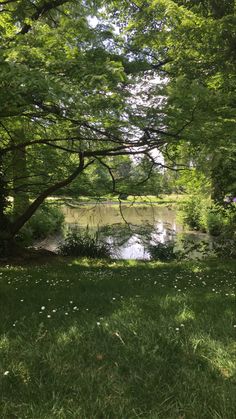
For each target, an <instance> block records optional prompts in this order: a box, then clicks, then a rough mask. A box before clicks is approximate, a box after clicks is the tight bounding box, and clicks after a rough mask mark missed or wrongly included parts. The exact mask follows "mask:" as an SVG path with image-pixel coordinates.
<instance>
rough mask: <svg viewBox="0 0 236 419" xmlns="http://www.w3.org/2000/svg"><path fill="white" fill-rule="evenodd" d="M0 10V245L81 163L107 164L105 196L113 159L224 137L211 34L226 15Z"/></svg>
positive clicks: (36, 6)
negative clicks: (11, 201) (10, 209)
mask: <svg viewBox="0 0 236 419" xmlns="http://www.w3.org/2000/svg"><path fill="white" fill-rule="evenodd" d="M0 8H1V10H0V12H1V13H0V36H1V41H2V45H3V47H2V49H1V51H0V65H1V86H2V89H1V93H0V103H1V104H2V106H1V109H0V136H1V145H0V185H1V191H0V236H1V238H2V242H4V243H5V244H4V246H5V245H6V246H7V245H8V243H9V240H12V239H14V237H15V236H16V235H17V233H18V232H19V231H20V229H21V228H22V227H23V226H24V224H25V223H26V222H27V220H29V218H30V217H31V216H32V215H33V214H34V212H35V211H36V210H37V208H38V207H39V206H40V205H41V203H42V202H43V201H44V200H45V199H46V198H47V197H48V196H49V195H51V194H54V193H56V192H57V191H59V190H60V189H62V188H64V187H66V186H68V185H70V184H71V182H73V181H74V180H75V179H77V178H78V177H79V176H80V175H81V174H83V173H86V171H87V170H90V169H91V167H92V165H96V167H97V168H98V167H100V168H101V166H103V168H106V169H107V173H108V174H109V176H110V178H111V185H112V188H113V190H114V189H115V188H114V182H115V181H116V180H117V179H116V178H115V177H116V176H115V177H114V175H113V171H112V170H111V169H112V167H115V165H116V163H115V160H116V159H119V158H120V156H135V155H143V156H146V157H147V158H148V159H149V160H150V162H151V163H150V164H151V165H152V163H153V167H155V165H156V162H155V159H154V158H153V154H152V151H153V150H156V149H158V150H159V151H160V152H162V153H163V154H164V155H165V153H168V155H169V153H170V152H171V150H173V149H174V148H175V147H176V145H177V144H178V143H179V141H186V144H187V143H188V142H191V143H192V144H194V143H196V144H198V145H199V144H202V143H206V142H207V144H208V145H209V147H210V145H213V140H214V139H215V138H216V135H217V137H220V141H222V142H224V143H225V142H230V140H231V135H232V132H233V128H234V127H235V119H234V117H233V113H232V102H233V101H234V100H235V96H234V94H233V93H232V87H233V86H235V81H234V78H233V61H232V59H231V54H230V51H232V48H231V38H230V36H228V37H227V42H226V41H225V38H224V40H223V38H222V34H223V32H224V31H226V32H227V35H228V32H229V28H232V27H233V17H232V16H231V14H230V15H227V16H226V17H225V16H224V18H222V22H221V25H219V19H218V20H217V22H216V21H215V20H214V19H211V18H209V17H208V15H207V17H205V16H203V15H201V14H198V10H197V12H196V11H195V9H192V10H189V9H188V8H187V7H186V6H185V5H179V4H177V2H174V1H171V0H165V1H164V0H159V1H157V2H156V1H152V2H149V3H148V4H146V3H143V2H139V1H137V2H127V1H125V0H122V1H113V2H111V3H109V5H107V4H106V2H103V1H99V0H97V1H96V0H94V1H92V0H91V1H89V0H87V1H82V0H81V1H73V0H53V1H48V0H35V1H34V2H31V1H28V0H18V1H17V0H5V1H4V0H3V1H1V2H0ZM118 11H119V12H118ZM229 13H231V10H230V12H229ZM91 16H96V17H97V19H98V24H97V25H96V27H93V25H92V19H91ZM114 23H115V25H116V26H114ZM147 23H148V25H147ZM118 29H119V30H118ZM118 32H119V33H118ZM209 37H211V39H209ZM219 45H220V47H222V48H223V56H224V63H223V64H222V63H221V60H220V54H219V51H218V49H219ZM225 74H227V75H228V78H227V82H226V81H225V80H224V75H225ZM183 89H184V91H185V93H186V92H187V94H184V95H183ZM215 103H216V105H215ZM196 130H198V135H196ZM200 136H201V138H199V137H200ZM111 165H112V167H111ZM174 166H176V165H175V164H174V163H173V164H172V168H173V167H174ZM89 167H90V169H89ZM126 169H127V170H128V167H126ZM100 172H101V173H102V175H103V174H104V171H103V170H102V171H100ZM9 197H13V198H14V204H15V211H14V212H15V214H14V217H12V216H9V215H8V212H7V206H8V205H9Z"/></svg>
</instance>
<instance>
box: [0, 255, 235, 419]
mask: <svg viewBox="0 0 236 419" xmlns="http://www.w3.org/2000/svg"><path fill="white" fill-rule="evenodd" d="M235 274H236V264H235V262H234V263H233V262H225V263H223V262H222V261H219V262H218V263H217V262H215V261H214V262H202V263H200V262H191V263H190V262H188V263H181V264H160V263H159V264H158V263H145V262H132V261H130V262H128V261H127V262H125V261H117V262H116V263H112V262H110V263H108V262H96V261H94V262H90V261H87V260H81V261H76V260H75V261H72V260H66V259H61V260H59V261H58V260H57V259H55V262H53V263H51V264H50V265H49V264H45V265H41V266H31V267H27V266H24V265H23V266H5V267H0V278H1V279H0V320H1V321H0V417H1V419H3V418H9V419H10V418H33V419H51V418H57V419H61V418H65V419H70V418H76V419H80V418H84V419H90V418H91V419H93V418H101V419H102V418H104V419H105V418H107V419H112V418H114V419H126V418H127V419H128V418H150V419H156V418H162V419H175V418H176V419H183V418H184V419H194V418H195V419H203V418H205V419H210V418H214V419H219V418H221V419H234V418H235V417H236V398H235V394H236V392H235V390H236V376H235V368H236V353H235V349H236V348H235V339H234V338H235V331H236V328H235V327H236V318H235V315H236V313H235V311H236V310H235V309H236V305H235V288H234V286H235Z"/></svg>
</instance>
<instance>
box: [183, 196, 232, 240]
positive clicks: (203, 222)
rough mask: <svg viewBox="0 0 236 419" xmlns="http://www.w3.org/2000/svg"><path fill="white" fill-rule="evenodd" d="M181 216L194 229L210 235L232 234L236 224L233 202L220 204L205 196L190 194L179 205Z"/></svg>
mask: <svg viewBox="0 0 236 419" xmlns="http://www.w3.org/2000/svg"><path fill="white" fill-rule="evenodd" d="M180 211H181V218H182V220H183V222H184V223H185V224H187V225H188V226H189V227H190V228H192V229H195V230H200V231H203V232H208V233H209V234H211V235H212V236H219V235H221V234H223V235H226V236H227V237H230V236H232V234H233V233H234V231H235V226H236V205H235V203H231V204H227V205H226V206H222V205H220V204H218V203H214V202H213V201H212V200H210V199H209V198H207V197H204V196H201V195H192V196H191V197H189V198H188V199H187V200H186V201H185V202H184V203H183V204H181V205H180Z"/></svg>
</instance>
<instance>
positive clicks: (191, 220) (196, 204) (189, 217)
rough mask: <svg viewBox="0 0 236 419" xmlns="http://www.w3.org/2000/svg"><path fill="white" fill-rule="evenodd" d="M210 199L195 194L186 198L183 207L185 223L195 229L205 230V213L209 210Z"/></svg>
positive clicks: (182, 212)
mask: <svg viewBox="0 0 236 419" xmlns="http://www.w3.org/2000/svg"><path fill="white" fill-rule="evenodd" d="M208 205H209V201H208V200H206V199H204V198H203V197H201V196H197V195H193V196H191V197H190V198H189V199H187V200H186V202H185V203H184V205H183V206H182V207H181V215H182V219H183V222H184V224H187V225H188V226H189V227H190V228H191V229H194V230H203V231H204V230H205V228H206V226H205V222H204V213H205V212H206V210H207V207H208Z"/></svg>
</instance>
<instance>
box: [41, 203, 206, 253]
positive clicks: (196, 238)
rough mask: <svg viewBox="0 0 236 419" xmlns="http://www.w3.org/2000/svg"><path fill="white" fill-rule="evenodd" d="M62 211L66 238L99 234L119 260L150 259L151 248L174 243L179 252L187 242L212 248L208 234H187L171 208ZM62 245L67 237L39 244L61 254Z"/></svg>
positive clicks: (105, 207) (99, 205) (110, 207)
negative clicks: (75, 233) (69, 234)
mask: <svg viewBox="0 0 236 419" xmlns="http://www.w3.org/2000/svg"><path fill="white" fill-rule="evenodd" d="M61 208H62V212H63V214H64V217H65V231H64V236H65V235H66V234H67V232H68V231H71V230H79V231H85V230H86V229H88V231H89V234H95V233H96V232H97V234H98V235H99V239H101V240H102V241H105V242H107V243H109V244H110V248H111V254H112V257H114V258H117V259H150V253H149V250H148V247H149V245H150V244H156V243H166V242H169V241H170V240H172V239H174V240H175V243H176V248H177V249H181V248H183V243H184V245H185V246H186V242H188V243H191V244H192V243H198V242H202V240H203V241H207V243H208V244H209V239H208V238H207V236H206V235H205V234H199V233H195V232H187V231H185V230H184V227H183V225H182V224H181V223H180V222H178V221H177V214H176V211H175V210H174V209H172V208H171V207H170V206H162V205H152V204H149V205H147V204H145V205H144V204H135V205H132V204H128V203H127V204H126V203H122V205H121V206H120V205H119V204H118V203H116V204H115V203H114V204H107V203H97V204H86V205H83V204H81V205H80V206H71V205H63V206H62V207H61ZM62 241H63V236H62V235H57V236H54V237H50V238H47V239H46V240H44V241H42V242H40V243H38V247H43V248H46V249H48V250H51V251H57V249H58V246H59V245H60V243H61V242H62ZM195 253H196V252H195ZM195 253H194V251H193V252H192V254H193V255H194V254H195ZM198 253H199V252H198V251H197V255H198Z"/></svg>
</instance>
